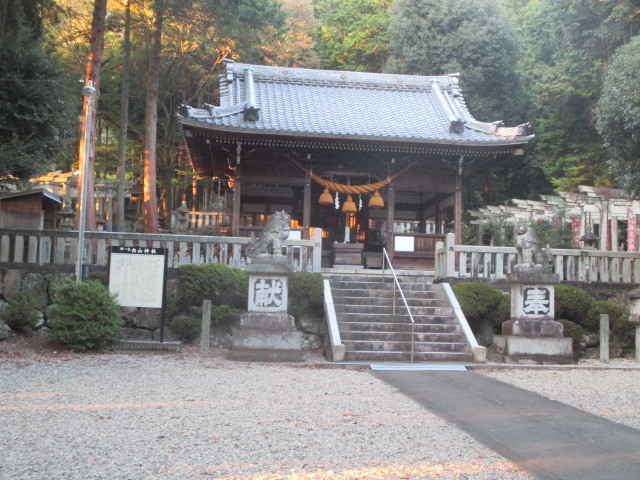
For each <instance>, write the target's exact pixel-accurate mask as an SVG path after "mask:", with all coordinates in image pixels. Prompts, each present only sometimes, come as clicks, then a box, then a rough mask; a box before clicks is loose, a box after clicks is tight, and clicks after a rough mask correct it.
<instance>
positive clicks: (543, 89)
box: [507, 0, 640, 191]
mask: <svg viewBox="0 0 640 480" xmlns="http://www.w3.org/2000/svg"><path fill="white" fill-rule="evenodd" d="M632 3H633V2H628V1H626V0H622V1H608V2H602V1H599V0H539V1H526V2H521V1H517V0H512V1H509V2H507V4H509V5H510V8H511V11H512V13H513V18H514V19H515V21H516V22H517V24H518V33H519V36H520V39H521V45H522V59H521V61H520V64H519V71H520V72H521V74H522V77H523V83H524V86H525V91H526V92H527V94H528V96H529V100H530V104H531V108H530V110H529V112H528V115H527V117H528V119H529V120H530V121H531V122H532V124H533V127H534V131H535V132H536V140H535V143H534V149H533V152H532V153H531V155H530V159H532V160H533V161H534V162H535V163H536V164H537V165H539V166H540V167H541V168H542V169H543V170H544V173H545V174H546V175H547V177H548V178H549V179H551V180H552V182H553V184H554V186H555V187H556V188H558V189H560V190H565V191H571V190H575V189H576V188H577V186H578V185H580V184H586V185H596V186H610V185H611V182H610V175H609V173H608V171H607V165H606V158H605V156H604V154H603V152H602V151H601V149H600V145H601V141H600V139H599V137H598V135H597V132H596V130H595V127H594V123H595V122H594V120H595V119H594V114H593V112H594V107H595V104H596V102H597V100H598V97H599V95H600V90H601V85H602V73H603V71H604V67H605V65H606V64H607V62H608V61H609V60H610V55H611V52H613V51H614V50H615V49H616V48H617V47H618V46H619V45H621V44H622V43H623V42H625V41H627V40H628V34H629V33H630V32H633V31H634V29H635V30H637V22H638V21H639V20H640V19H639V18H638V16H637V15H634V11H635V10H637V6H635V7H634V6H633V5H631V4H632ZM634 24H635V25H636V26H634Z"/></svg>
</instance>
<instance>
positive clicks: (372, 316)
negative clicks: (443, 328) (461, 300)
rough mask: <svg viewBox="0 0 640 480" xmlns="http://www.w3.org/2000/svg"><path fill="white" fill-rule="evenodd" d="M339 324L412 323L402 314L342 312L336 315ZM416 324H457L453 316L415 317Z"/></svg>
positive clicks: (407, 316)
mask: <svg viewBox="0 0 640 480" xmlns="http://www.w3.org/2000/svg"><path fill="white" fill-rule="evenodd" d="M336 315H337V316H338V323H340V322H389V323H391V322H395V323H411V318H410V317H409V315H406V314H404V313H402V312H397V313H396V314H395V315H394V314H386V313H364V314H363V313H350V312H341V313H339V314H336ZM413 321H414V322H415V323H456V319H455V318H454V317H453V316H452V315H413Z"/></svg>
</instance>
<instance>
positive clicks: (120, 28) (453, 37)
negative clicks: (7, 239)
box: [0, 0, 640, 231]
mask: <svg viewBox="0 0 640 480" xmlns="http://www.w3.org/2000/svg"><path fill="white" fill-rule="evenodd" d="M639 30H640V0H282V1H277V0H199V1H198V0H155V1H153V2H152V1H148V0H0V178H2V179H3V180H5V182H6V181H15V182H18V183H19V182H21V181H24V180H25V179H28V178H30V177H32V176H34V175H37V174H40V173H44V172H46V171H49V170H52V169H61V170H63V171H69V170H71V169H77V168H78V158H81V156H80V155H79V154H78V141H79V138H81V136H82V132H81V125H82V114H81V111H82V101H83V98H82V87H83V85H84V84H85V83H86V80H87V78H93V77H91V75H95V73H96V70H97V72H98V77H97V78H98V80H99V83H98V85H96V86H97V87H99V99H98V100H97V109H96V112H97V117H96V122H95V125H96V126H97V135H96V138H95V142H96V144H95V159H93V160H92V162H93V165H92V168H94V169H95V176H96V177H97V178H120V179H124V178H127V179H129V180H134V181H141V182H142V181H143V180H144V178H145V177H146V182H147V184H149V178H150V177H147V175H149V169H151V170H152V173H153V174H154V175H157V181H156V180H155V177H154V179H153V181H151V182H150V184H151V185H154V186H155V185H156V184H157V196H158V198H159V199H160V205H159V208H160V210H161V211H162V212H164V213H165V214H166V213H167V212H168V211H169V210H170V209H172V208H175V206H176V205H174V204H173V202H174V201H177V200H179V199H181V198H182V195H181V192H184V191H186V190H187V189H188V188H189V187H190V185H191V182H192V180H193V177H192V175H193V173H192V172H191V169H190V167H189V165H188V161H187V158H186V155H185V152H184V151H183V147H182V146H181V142H180V138H179V132H178V127H177V122H176V120H175V116H176V112H177V110H178V108H179V106H180V105H181V104H189V105H194V106H201V105H202V104H203V103H210V104H217V103H218V91H217V76H218V74H219V73H221V72H222V71H223V61H224V60H225V59H236V60H239V61H242V62H246V63H258V64H266V65H277V66H290V67H303V68H324V69H333V70H356V71H369V72H393V73H405V74H418V75H439V74H450V73H456V72H459V73H460V82H461V85H462V88H463V92H464V93H465V98H466V100H467V104H468V106H469V108H470V110H471V113H472V114H473V115H474V116H475V117H476V118H477V119H479V120H482V121H495V120H503V121H504V122H505V124H507V125H515V124H521V123H524V122H529V123H530V124H531V125H532V127H533V130H534V132H535V134H536V137H535V140H534V141H533V143H532V144H531V145H530V146H529V148H528V149H527V151H526V153H525V155H524V156H521V157H513V158H511V159H509V161H508V162H505V163H504V164H502V165H498V166H497V167H496V168H494V169H493V170H492V171H491V172H483V174H482V175H479V176H476V178H475V179H474V180H473V182H471V183H469V184H468V185H467V190H466V193H465V206H466V208H470V209H476V208H478V207H480V206H482V205H485V204H502V203H505V202H507V201H508V200H509V199H511V198H537V196H538V195H539V194H541V193H551V192H553V191H554V190H562V191H572V190H575V189H577V186H578V185H594V186H606V187H622V188H626V189H627V190H628V191H629V192H630V193H634V194H635V193H638V190H640V161H639V160H640V36H637V35H638V32H639ZM101 41H103V42H104V44H103V45H100V42H101ZM96 52H99V56H98V57H96ZM92 62H93V63H92ZM85 109H86V104H85ZM150 112H151V113H150ZM150 115H151V118H150ZM150 151H151V153H150ZM149 155H151V157H153V158H150V157H149ZM151 160H153V163H150V162H151ZM152 196H153V197H154V198H155V197H156V195H152ZM174 199H177V200H174ZM154 217H155V215H154ZM156 218H157V217H156ZM154 228H157V227H154V226H153V225H152V224H150V225H147V224H146V223H145V229H146V231H153V230H154Z"/></svg>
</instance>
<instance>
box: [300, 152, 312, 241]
mask: <svg viewBox="0 0 640 480" xmlns="http://www.w3.org/2000/svg"><path fill="white" fill-rule="evenodd" d="M310 157H311V155H310V154H309V155H307V160H309V159H310ZM306 167H307V168H306V169H307V172H308V171H309V170H310V168H309V165H308V164H307V165H306ZM309 227H311V177H310V176H309V173H305V183H304V201H303V205H302V228H303V230H302V238H304V239H305V240H307V239H309Z"/></svg>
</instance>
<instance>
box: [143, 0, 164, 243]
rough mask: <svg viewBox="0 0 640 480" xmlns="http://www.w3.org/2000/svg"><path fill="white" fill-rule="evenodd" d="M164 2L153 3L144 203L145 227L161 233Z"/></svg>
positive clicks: (158, 0)
mask: <svg viewBox="0 0 640 480" xmlns="http://www.w3.org/2000/svg"><path fill="white" fill-rule="evenodd" d="M163 19H164V2H163V0H156V2H155V3H154V6H153V30H152V32H151V38H150V39H149V71H148V76H147V104H146V110H145V134H144V170H143V189H142V191H143V206H144V231H145V232H146V233H158V197H157V193H156V145H157V130H158V80H159V73H160V53H161V51H162V22H163Z"/></svg>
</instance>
